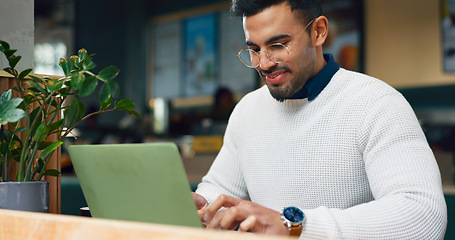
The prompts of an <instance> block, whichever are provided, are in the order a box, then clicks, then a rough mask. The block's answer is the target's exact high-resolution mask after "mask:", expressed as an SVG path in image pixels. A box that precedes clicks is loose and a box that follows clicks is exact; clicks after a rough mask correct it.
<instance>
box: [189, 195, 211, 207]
mask: <svg viewBox="0 0 455 240" xmlns="http://www.w3.org/2000/svg"><path fill="white" fill-rule="evenodd" d="M191 195H192V196H193V200H194V203H195V204H196V208H197V210H199V209H201V208H203V207H205V206H206V205H207V200H206V199H205V198H204V197H203V196H201V195H199V194H197V193H195V192H192V193H191Z"/></svg>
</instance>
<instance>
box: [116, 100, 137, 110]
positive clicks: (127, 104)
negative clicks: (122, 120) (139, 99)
mask: <svg viewBox="0 0 455 240" xmlns="http://www.w3.org/2000/svg"><path fill="white" fill-rule="evenodd" d="M133 108H134V103H133V101H131V100H129V99H122V100H120V101H119V102H117V104H115V109H118V110H131V109H133Z"/></svg>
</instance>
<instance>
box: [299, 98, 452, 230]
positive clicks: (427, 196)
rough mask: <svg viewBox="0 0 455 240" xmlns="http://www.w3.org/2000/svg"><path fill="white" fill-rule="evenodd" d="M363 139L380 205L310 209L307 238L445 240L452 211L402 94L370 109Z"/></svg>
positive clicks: (363, 124)
mask: <svg viewBox="0 0 455 240" xmlns="http://www.w3.org/2000/svg"><path fill="white" fill-rule="evenodd" d="M358 139H359V150H360V151H361V152H362V155H363V158H364V163H365V169H366V173H367V176H368V181H369V184H370V188H371V191H372V193H373V196H374V201H371V202H368V203H364V204H361V205H357V206H354V207H351V208H348V209H330V208H326V207H318V208H315V209H306V210H304V212H305V214H306V216H307V221H306V223H305V229H304V231H303V232H302V237H303V238H305V237H308V238H323V239H443V238H444V233H445V229H446V224H447V209H446V204H445V200H444V195H443V192H442V187H441V179H440V173H439V168H438V165H437V163H436V161H435V158H434V155H433V153H432V151H431V149H430V148H429V146H428V143H427V141H426V138H425V135H424V134H423V131H422V130H421V127H420V125H419V123H418V120H417V118H416V117H415V114H414V112H413V110H412V108H411V107H410V106H409V104H408V103H407V101H406V100H405V99H404V98H403V97H402V95H401V94H399V93H398V92H393V93H389V94H387V95H384V96H382V97H379V98H378V99H376V100H375V101H372V102H371V103H370V106H367V107H366V111H365V114H364V118H363V119H362V120H361V124H360V126H359V130H358Z"/></svg>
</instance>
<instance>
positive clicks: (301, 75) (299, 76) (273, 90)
mask: <svg viewBox="0 0 455 240" xmlns="http://www.w3.org/2000/svg"><path fill="white" fill-rule="evenodd" d="M278 70H285V71H287V72H288V73H289V74H292V73H293V72H292V71H291V70H290V69H289V68H288V67H287V66H275V67H274V68H272V69H270V70H267V71H265V70H261V71H260V75H261V78H262V80H263V81H264V82H265V84H266V85H267V87H268V89H269V92H270V95H272V97H273V98H275V100H277V101H278V102H284V101H285V100H287V99H290V98H292V96H294V94H295V93H297V92H298V91H299V90H300V89H302V88H303V86H304V85H305V83H307V81H308V79H309V78H310V76H311V73H312V72H313V71H312V69H310V68H304V69H301V71H299V72H296V74H295V75H294V76H293V77H292V78H291V79H290V80H289V83H288V84H286V85H284V86H278V85H273V84H270V83H268V82H267V80H266V79H265V76H264V75H263V74H262V73H271V72H274V71H278Z"/></svg>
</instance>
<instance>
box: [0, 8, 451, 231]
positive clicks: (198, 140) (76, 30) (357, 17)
mask: <svg viewBox="0 0 455 240" xmlns="http://www.w3.org/2000/svg"><path fill="white" fill-rule="evenodd" d="M2 2H3V1H2ZM18 2H22V4H19V5H20V6H19V7H13V5H15V4H17V3H16V1H14V0H6V1H5V2H4V3H1V4H0V5H2V6H5V5H6V6H8V4H10V5H11V6H12V7H11V8H10V9H13V10H12V11H8V12H5V11H3V10H0V12H2V16H0V18H1V19H2V21H3V20H5V19H10V20H11V19H14V18H17V16H18V15H21V13H20V12H19V11H20V10H17V9H18V8H28V11H32V12H33V16H34V17H33V19H30V20H28V23H23V24H24V25H25V26H30V24H31V26H32V27H31V28H32V31H33V33H34V34H32V36H28V38H29V39H24V40H26V41H23V42H31V43H32V44H31V45H32V46H30V49H31V52H30V54H31V55H32V56H34V57H32V58H30V59H32V60H33V61H32V63H30V64H31V65H33V67H34V72H35V73H38V74H48V75H55V76H61V75H62V74H63V72H62V70H61V69H60V67H59V66H58V59H59V58H61V57H63V58H65V57H69V56H71V55H73V54H76V53H77V51H78V50H79V49H81V48H84V49H87V50H88V51H89V53H96V55H95V57H96V63H97V66H98V67H99V68H102V67H107V66H110V65H114V66H117V67H118V68H119V69H120V73H119V75H118V77H117V81H118V82H119V85H120V96H121V97H123V98H128V99H131V100H132V101H133V102H134V103H135V111H137V112H138V113H139V114H140V115H141V116H142V118H141V119H139V118H136V117H135V116H133V115H128V114H126V113H125V112H112V113H109V114H104V115H99V116H94V117H92V118H89V119H87V121H85V122H83V123H81V124H80V125H79V126H78V127H77V128H76V129H75V131H74V136H73V137H69V138H67V139H66V140H65V142H64V143H63V145H62V148H61V157H60V160H59V161H60V164H61V165H60V167H61V169H60V170H61V176H60V177H59V178H60V182H59V184H61V185H60V187H61V191H60V196H59V197H60V199H59V201H60V206H59V209H58V213H60V214H61V215H68V216H80V215H81V208H82V207H86V206H87V203H86V200H85V198H84V194H83V192H82V189H81V187H80V185H79V181H78V178H77V176H76V174H75V172H74V168H73V166H72V162H71V158H70V156H69V154H68V147H69V146H71V145H82V144H116V143H151V142H173V143H175V144H176V145H177V146H178V149H179V152H180V154H181V158H182V162H183V165H184V168H185V172H186V175H187V178H188V182H189V183H190V186H191V188H192V189H193V190H194V189H195V188H196V187H197V184H198V183H199V182H200V181H201V179H202V177H203V176H204V175H205V173H206V172H207V171H208V169H209V167H210V165H211V163H212V162H213V160H214V159H215V157H216V155H217V153H218V151H219V150H220V148H221V146H222V144H223V134H224V131H225V128H226V124H227V121H228V118H229V115H230V113H231V111H232V109H233V108H234V107H235V105H236V103H237V102H238V101H239V100H240V99H242V97H243V96H245V95H246V94H247V93H248V92H251V91H253V90H255V89H257V88H259V87H261V86H262V85H263V83H262V82H261V79H260V78H259V76H258V74H257V73H256V71H255V70H254V69H249V68H246V67H244V66H243V65H242V63H241V62H240V61H239V60H238V59H237V57H236V55H237V52H238V51H239V50H240V49H242V48H243V47H244V36H243V34H244V33H243V29H242V22H241V19H239V18H237V17H235V16H233V15H232V14H231V13H230V11H229V7H230V1H226V0H191V1H187V0H167V1H148V0H130V1H127V2H125V1H120V0H111V1H106V0H99V1H93V0H34V1H33V0H32V1H30V0H29V1H18ZM32 3H34V4H32ZM322 3H323V9H324V13H325V15H326V16H327V17H328V19H329V36H328V39H327V41H326V43H325V45H324V52H328V53H332V54H333V56H334V58H335V59H336V60H337V62H338V63H339V64H340V66H341V67H343V68H346V69H349V70H353V71H358V72H362V73H366V74H368V75H371V76H373V77H376V78H379V79H381V80H383V81H384V82H386V83H388V84H389V85H391V86H392V87H394V88H396V89H397V90H398V91H399V92H401V93H402V94H403V96H404V97H405V98H406V99H407V101H408V102H409V103H410V104H411V106H412V108H413V109H414V111H415V113H416V115H417V117H418V119H419V123H420V124H421V127H422V128H423V130H424V133H425V135H426V138H427V140H428V143H429V145H430V147H431V149H432V150H433V152H434V154H435V157H436V160H437V163H438V165H439V167H440V172H441V177H442V183H443V190H444V195H445V199H446V203H447V209H448V226H447V231H446V235H445V236H446V239H455V230H454V229H455V227H453V225H454V224H455V220H454V217H455V172H454V161H455V158H454V156H455V97H454V96H455V94H454V93H455V2H454V1H451V0H432V1H428V0H400V1H392V0H331V1H330V0H322ZM2 8H3V7H2ZM3 9H6V8H3ZM15 9H16V10H15ZM11 21H13V20H11ZM30 21H32V22H31V23H30ZM18 24H20V23H18ZM13 25H14V26H15V27H17V26H16V25H15V24H13ZM0 26H2V25H1V24H0ZM19 27H20V25H19ZM29 28H30V27H29ZM0 31H2V29H0ZM12 31H13V30H10V32H12ZM4 37H8V35H7V34H5V35H4V34H3V33H0V39H1V38H4ZM13 47H14V46H13ZM16 47H17V48H20V47H21V46H16ZM22 53H23V54H27V53H24V52H22ZM0 63H2V62H0ZM2 67H3V66H2ZM84 104H85V106H86V108H87V109H86V110H87V111H95V110H96V108H97V107H98V106H97V105H96V104H97V99H96V96H95V97H93V98H88V99H85V100H84ZM201 239H202V238H201Z"/></svg>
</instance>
